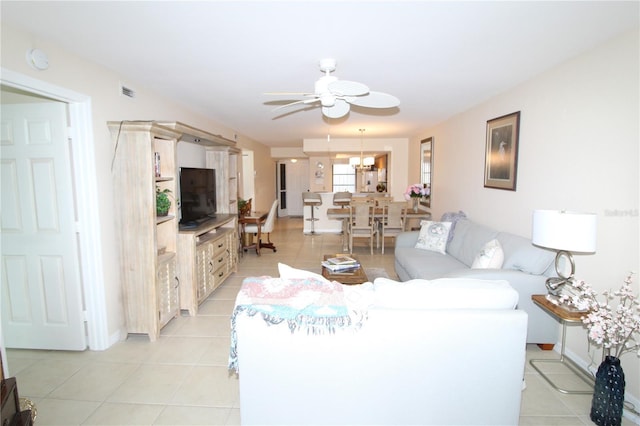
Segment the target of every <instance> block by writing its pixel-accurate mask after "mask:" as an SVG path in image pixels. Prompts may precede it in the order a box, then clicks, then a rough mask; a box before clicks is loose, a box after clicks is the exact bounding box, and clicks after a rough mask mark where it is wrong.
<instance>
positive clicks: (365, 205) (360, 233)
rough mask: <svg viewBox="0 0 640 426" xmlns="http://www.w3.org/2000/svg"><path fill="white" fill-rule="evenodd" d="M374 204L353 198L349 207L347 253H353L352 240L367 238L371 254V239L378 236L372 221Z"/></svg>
mask: <svg viewBox="0 0 640 426" xmlns="http://www.w3.org/2000/svg"><path fill="white" fill-rule="evenodd" d="M374 210H375V202H372V201H371V200H367V199H363V200H359V199H357V198H354V199H352V200H351V204H350V207H349V253H353V239H354V238H368V239H369V246H370V247H371V254H373V237H374V236H377V235H378V229H377V226H376V223H375V220H374Z"/></svg>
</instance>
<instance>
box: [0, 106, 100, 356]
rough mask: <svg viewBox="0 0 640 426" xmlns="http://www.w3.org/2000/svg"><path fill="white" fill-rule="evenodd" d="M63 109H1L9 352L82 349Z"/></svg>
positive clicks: (4, 296) (6, 339)
mask: <svg viewBox="0 0 640 426" xmlns="http://www.w3.org/2000/svg"><path fill="white" fill-rule="evenodd" d="M66 107H67V105H66V104H65V103H61V102H56V101H52V102H47V103H30V104H19V105H16V104H11V105H2V120H1V159H2V163H1V179H2V211H1V214H0V216H1V228H2V237H1V239H2V293H1V298H2V300H1V304H2V317H1V319H2V329H3V337H4V342H5V346H6V347H9V348H29V349H61V350H84V349H86V347H87V343H86V336H85V324H84V316H83V301H82V290H81V279H80V268H79V257H78V249H77V235H76V206H75V200H74V193H75V192H74V185H73V180H72V168H71V155H72V150H71V148H70V141H69V139H68V136H67V109H66Z"/></svg>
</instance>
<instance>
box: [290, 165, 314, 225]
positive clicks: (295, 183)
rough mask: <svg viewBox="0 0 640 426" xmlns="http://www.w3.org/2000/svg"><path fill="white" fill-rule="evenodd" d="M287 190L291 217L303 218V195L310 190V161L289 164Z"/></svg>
mask: <svg viewBox="0 0 640 426" xmlns="http://www.w3.org/2000/svg"><path fill="white" fill-rule="evenodd" d="M286 188H287V207H288V212H289V216H302V213H303V206H302V193H303V192H305V191H307V190H308V189H309V160H298V161H297V162H295V163H291V162H288V163H287V178H286Z"/></svg>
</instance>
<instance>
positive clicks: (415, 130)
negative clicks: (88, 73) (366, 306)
mask: <svg viewBox="0 0 640 426" xmlns="http://www.w3.org/2000/svg"><path fill="white" fill-rule="evenodd" d="M639 4H640V3H638V2H637V1H628V2H616V1H602V2H594V1H568V2H555V1H547V2H455V1H453V2H436V1H353V2H346V1H345V2H343V1H240V0H236V1H199V2H188V1H180V2H173V1H143V2H94V1H76V2H53V1H46V2H30V1H17V2H13V1H6V0H3V1H2V2H1V12H2V22H3V23H5V22H6V23H10V24H13V25H14V26H19V27H22V28H24V29H26V30H28V31H30V32H33V33H35V34H36V35H37V36H40V37H44V38H46V39H48V40H50V41H52V42H55V43H56V44H59V45H62V46H64V47H66V48H67V49H69V50H71V51H73V52H75V53H77V54H79V55H81V56H83V57H86V58H88V59H90V60H92V61H95V62H98V63H100V64H102V65H104V66H106V67H108V68H110V69H112V70H114V71H116V72H117V73H119V74H121V75H122V77H123V79H125V81H127V82H128V83H129V86H132V88H133V89H134V90H136V89H137V90H139V89H140V88H141V87H143V86H144V87H146V88H148V89H151V90H153V91H155V92H158V93H160V94H162V95H164V96H166V97H168V98H172V99H174V100H177V101H179V102H182V103H184V104H188V105H190V106H191V107H192V108H193V109H194V110H196V111H198V112H200V113H202V114H204V115H205V116H208V117H210V118H211V119H212V120H214V121H217V122H219V123H221V124H224V125H225V126H228V127H230V128H232V129H234V130H235V131H237V132H238V133H241V134H244V135H246V136H248V137H250V138H252V139H254V140H257V141H260V142H262V143H265V144H267V145H270V146H280V147H285V146H302V139H304V138H322V137H326V135H327V133H328V132H330V133H331V136H332V137H359V135H360V133H359V132H358V129H360V128H365V129H367V130H366V133H365V135H366V137H413V136H416V135H419V132H420V131H421V129H424V128H426V127H428V126H430V125H433V124H436V123H438V122H440V121H442V120H445V119H447V118H448V117H451V116H452V115H454V114H456V113H459V112H462V111H464V110H466V109H469V108H470V107H472V106H474V105H476V104H478V103H480V102H482V101H484V100H486V99H488V98H490V97H492V96H494V95H496V94H498V93H500V92H503V91H505V90H508V89H509V88H511V87H513V86H515V85H517V84H519V83H521V82H523V81H526V80H528V79H530V78H531V77H533V76H535V75H536V74H539V73H541V72H543V71H545V70H547V69H549V68H551V67H553V66H554V65H556V64H559V63H561V62H562V61H565V60H567V59H568V58H571V57H573V56H575V55H577V54H579V53H581V52H583V51H586V50H589V49H590V48H592V47H594V46H596V45H598V44H600V43H602V42H604V41H605V40H607V39H609V38H611V37H614V36H616V35H617V34H620V33H622V32H626V31H628V30H630V29H632V28H638V26H639V24H638V22H639V18H638V15H639ZM35 47H38V46H35ZM327 57H328V58H335V59H336V60H337V69H336V71H335V72H334V73H333V75H335V76H337V77H338V78H340V79H343V80H353V81H358V82H362V83H365V84H367V85H368V86H369V87H370V88H371V90H375V91H380V92H386V93H390V94H392V95H394V96H396V97H398V98H399V99H400V102H401V103H400V107H399V108H396V109H393V110H391V111H387V110H371V109H368V110H365V109H358V108H356V107H352V110H351V113H350V114H349V115H348V116H347V117H345V118H343V119H334V120H331V122H328V121H327V119H325V118H324V117H323V116H322V114H321V112H320V109H319V107H317V106H314V107H306V109H304V108H305V107H298V108H292V109H290V110H289V109H287V110H280V111H278V112H273V109H274V108H275V107H276V106H277V105H278V103H277V102H278V101H282V100H283V98H282V97H280V98H278V97H274V96H266V95H264V92H273V91H293V92H313V84H314V82H315V80H316V79H318V78H319V77H321V75H322V74H321V72H320V71H319V68H318V61H319V60H320V59H322V58H327ZM55 60H56V58H50V61H51V63H52V64H51V66H55ZM285 98H286V99H299V98H296V97H293V96H292V97H288V98H287V97H285ZM300 108H302V110H301V109H300ZM294 111H295V112H294ZM505 112H509V111H505ZM158 119H171V117H159V118H158Z"/></svg>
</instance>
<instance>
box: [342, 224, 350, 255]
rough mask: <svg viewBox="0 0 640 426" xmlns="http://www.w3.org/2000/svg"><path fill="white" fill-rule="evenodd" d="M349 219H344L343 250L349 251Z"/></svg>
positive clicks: (344, 251)
mask: <svg viewBox="0 0 640 426" xmlns="http://www.w3.org/2000/svg"><path fill="white" fill-rule="evenodd" d="M348 234H349V219H342V252H343V253H347V252H348V251H349V235H348Z"/></svg>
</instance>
